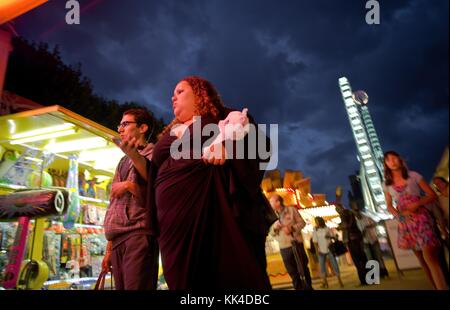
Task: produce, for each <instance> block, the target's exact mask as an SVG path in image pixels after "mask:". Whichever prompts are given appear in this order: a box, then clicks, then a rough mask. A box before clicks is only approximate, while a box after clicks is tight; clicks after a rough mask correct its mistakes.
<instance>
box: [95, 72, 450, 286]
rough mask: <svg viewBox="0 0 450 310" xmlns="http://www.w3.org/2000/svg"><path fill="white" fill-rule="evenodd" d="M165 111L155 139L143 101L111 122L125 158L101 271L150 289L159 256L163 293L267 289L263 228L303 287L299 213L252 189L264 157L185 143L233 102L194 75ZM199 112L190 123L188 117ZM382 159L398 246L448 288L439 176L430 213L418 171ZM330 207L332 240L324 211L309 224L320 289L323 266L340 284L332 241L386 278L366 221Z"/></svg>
mask: <svg viewBox="0 0 450 310" xmlns="http://www.w3.org/2000/svg"><path fill="white" fill-rule="evenodd" d="M172 107H173V113H174V119H173V121H172V122H171V123H170V124H169V125H168V126H167V127H166V128H164V130H163V131H162V133H161V134H160V135H159V136H158V139H157V141H156V143H155V144H153V143H150V139H151V133H152V132H153V129H152V123H151V117H150V114H149V113H148V111H146V110H145V109H141V108H139V109H131V110H128V111H126V112H125V113H124V114H123V117H122V120H121V122H120V124H119V126H118V132H119V135H120V140H117V141H115V142H116V144H117V145H118V146H119V147H120V148H121V149H122V150H123V152H124V153H125V154H126V155H125V156H124V157H123V158H122V160H121V161H120V163H119V164H118V167H117V169H116V173H115V176H114V179H113V183H112V191H111V198H110V205H109V208H108V211H107V214H106V218H105V227H104V228H105V235H106V238H107V239H108V246H107V253H106V256H105V259H104V261H103V268H104V269H105V270H112V273H113V276H114V281H115V287H116V289H124V290H135V289H139V290H140V289H156V288H157V278H158V269H159V253H160V255H161V262H162V267H163V272H164V278H165V280H166V282H167V285H168V287H169V289H171V290H199V289H256V290H268V289H271V285H270V282H269V277H268V275H267V272H266V267H267V262H266V255H265V241H266V236H267V235H268V234H270V235H271V236H272V237H273V238H275V239H276V240H277V241H278V242H279V245H280V253H281V257H282V259H283V262H284V264H285V267H286V270H287V271H288V273H289V275H290V277H291V278H292V283H293V287H294V289H297V290H310V289H312V280H311V273H310V268H309V261H308V255H307V254H306V251H305V246H304V240H303V236H302V229H303V228H304V226H305V225H306V223H305V220H304V219H303V218H302V217H301V215H300V213H299V211H298V210H297V208H295V207H293V206H285V205H284V203H283V198H282V197H281V196H279V195H273V196H272V197H270V199H269V201H270V202H269V201H268V200H267V199H266V197H265V196H264V194H263V193H262V190H261V187H260V184H261V181H262V178H263V176H264V170H260V169H259V167H260V163H261V162H264V160H265V161H267V159H264V160H263V159H261V158H258V157H257V158H254V159H252V158H251V157H250V156H244V158H241V159H235V158H233V157H231V158H230V157H227V155H228V154H229V152H228V151H229V150H227V144H226V143H224V142H223V141H222V142H220V143H217V144H214V145H207V148H208V150H209V152H208V156H203V157H201V158H199V159H198V158H196V157H195V154H196V153H198V152H200V153H202V151H203V149H201V150H199V149H196V144H195V139H196V138H194V137H193V133H194V132H195V130H194V127H195V126H197V125H198V126H200V129H203V128H205V127H206V126H208V125H210V124H219V123H220V122H224V120H225V122H226V121H227V117H228V116H229V115H230V112H233V110H232V109H229V108H227V107H225V105H224V104H223V102H222V99H221V97H220V95H219V93H218V92H217V90H216V89H215V88H214V86H213V85H212V84H211V83H210V82H209V81H207V80H205V79H203V78H200V77H187V78H184V79H183V80H181V81H180V82H179V83H178V84H177V85H176V87H175V89H174V92H173V96H172ZM234 112H236V111H234ZM198 116H201V123H196V122H197V118H196V117H198ZM240 119H242V120H243V123H242V125H243V124H244V123H252V124H254V121H253V119H252V117H251V116H250V115H246V114H240ZM212 135H213V133H211V135H210V136H201V137H200V139H201V144H200V146H203V145H204V144H205V143H206V144H207V143H208V141H212V139H211V137H212ZM243 139H244V140H245V139H247V137H246V136H245V137H243ZM266 139H268V138H266ZM180 140H183V141H189V142H190V145H192V146H193V147H192V148H190V149H189V150H188V155H191V156H187V157H182V158H174V156H172V155H173V154H172V153H173V151H174V149H175V150H177V151H178V149H179V148H177V147H174V145H178V146H180V144H177V142H178V141H180ZM180 147H181V146H180ZM246 155H247V154H246ZM384 164H385V188H384V189H385V195H386V198H387V203H388V209H389V211H390V212H391V213H392V215H393V216H394V218H395V219H396V220H397V221H398V223H399V224H398V225H399V237H398V245H399V247H400V248H403V249H411V250H412V251H414V253H415V255H416V257H417V258H418V260H419V261H420V263H421V266H422V268H423V269H424V271H425V273H426V274H427V276H428V278H429V279H430V281H431V283H432V284H433V286H434V287H435V288H436V289H447V287H448V286H447V284H448V283H447V281H446V277H447V278H448V267H447V264H446V261H445V257H443V255H444V250H443V247H442V244H443V243H445V242H446V243H445V244H447V247H448V182H447V180H446V179H444V178H440V177H437V178H434V179H433V183H434V186H435V187H436V188H437V191H438V193H439V201H440V204H439V206H440V207H441V208H442V209H439V211H440V212H441V214H442V216H441V217H440V219H437V220H435V219H434V218H433V217H432V215H431V213H430V211H428V210H427V208H426V206H428V205H431V204H433V203H434V202H436V201H438V197H437V196H436V194H435V192H434V191H433V190H432V189H431V187H430V186H429V185H428V184H426V182H425V181H424V180H423V178H422V177H421V176H420V175H419V174H418V173H416V172H414V171H409V170H408V169H407V167H406V164H405V163H404V161H403V160H402V159H401V157H400V156H399V155H398V154H397V153H395V152H387V153H386V155H385V159H384ZM336 211H337V212H338V214H339V216H340V218H341V224H340V225H339V227H338V229H339V230H340V233H341V235H342V238H338V237H337V235H336V232H335V231H332V230H331V229H330V228H328V227H327V225H326V222H325V220H324V219H323V218H320V217H317V218H315V223H314V224H315V229H314V233H313V236H312V240H311V241H312V245H311V247H314V248H315V249H316V251H315V252H316V253H317V256H318V260H319V265H320V276H321V279H322V287H323V288H328V287H329V285H328V281H327V274H328V272H327V269H328V268H327V266H328V265H330V266H331V269H332V270H333V272H334V274H335V276H336V277H337V280H338V283H339V286H340V287H343V286H344V283H343V281H342V279H341V276H340V269H339V264H338V261H337V259H336V258H337V256H338V255H339V254H338V253H336V250H335V247H333V246H336V244H338V242H341V243H342V244H343V245H342V247H343V248H344V251H346V250H347V249H348V251H349V252H350V254H351V257H352V261H353V264H354V266H355V267H356V270H357V274H358V277H359V281H360V284H361V285H366V284H367V283H366V263H367V261H368V260H376V261H378V263H379V265H380V273H381V274H380V275H381V277H387V276H388V271H387V268H386V266H385V264H384V260H383V255H382V251H381V248H380V243H379V241H378V237H377V232H376V225H377V223H376V222H375V221H374V220H373V219H371V218H370V217H368V216H367V215H365V214H364V213H363V212H361V211H362V210H359V209H357V208H353V210H350V209H346V208H344V207H343V206H342V205H341V204H336ZM436 227H438V230H436V229H435V228H436ZM442 239H444V241H445V242H442ZM332 245H333V246H332Z"/></svg>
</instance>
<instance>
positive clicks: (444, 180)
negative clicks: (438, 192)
mask: <svg viewBox="0 0 450 310" xmlns="http://www.w3.org/2000/svg"><path fill="white" fill-rule="evenodd" d="M436 179H438V180H441V181H442V182H444V183H445V184H447V185H448V181H447V180H446V179H445V178H444V177H441V176H437V177H434V178H433V181H434V180H436Z"/></svg>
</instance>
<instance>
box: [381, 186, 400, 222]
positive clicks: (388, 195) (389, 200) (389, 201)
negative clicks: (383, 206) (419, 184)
mask: <svg viewBox="0 0 450 310" xmlns="http://www.w3.org/2000/svg"><path fill="white" fill-rule="evenodd" d="M384 196H385V197H386V203H387V208H388V211H389V212H390V213H391V214H392V215H393V216H394V217H396V218H398V217H399V212H398V211H397V210H395V208H394V207H393V205H392V196H391V193H389V192H388V191H385V192H384Z"/></svg>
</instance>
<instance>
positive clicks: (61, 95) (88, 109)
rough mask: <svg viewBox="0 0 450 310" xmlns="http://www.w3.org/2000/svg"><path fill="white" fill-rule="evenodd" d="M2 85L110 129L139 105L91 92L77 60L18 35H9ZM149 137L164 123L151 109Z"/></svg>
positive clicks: (88, 82) (90, 84)
mask: <svg viewBox="0 0 450 310" xmlns="http://www.w3.org/2000/svg"><path fill="white" fill-rule="evenodd" d="M12 43H13V47H14V49H13V51H12V53H11V55H10V58H9V63H8V69H7V72H6V78H5V89H6V90H9V91H11V92H13V93H15V94H17V95H20V96H22V97H25V98H27V99H30V100H33V101H35V102H37V103H39V104H42V105H44V106H49V105H56V104H57V105H61V106H63V107H65V108H67V109H69V110H71V111H74V112H76V113H78V114H80V115H82V116H84V117H87V118H89V119H91V120H93V121H95V122H97V123H99V124H102V125H104V126H105V127H108V128H110V129H112V130H116V129H117V127H116V126H117V124H118V123H119V122H120V120H121V118H122V113H123V112H124V111H125V110H127V109H130V108H136V107H142V105H140V104H139V103H137V102H132V101H131V102H125V103H122V104H119V103H118V102H117V101H116V100H108V99H105V98H103V97H101V96H98V95H96V94H95V93H94V91H93V87H92V83H91V81H90V80H89V79H88V78H86V77H85V76H83V74H82V72H81V64H77V65H76V66H70V65H66V64H65V63H64V62H63V61H62V59H61V56H60V52H59V48H58V46H55V47H54V48H53V50H52V51H50V50H49V46H48V44H46V43H39V44H36V43H34V42H33V43H29V42H28V41H27V40H25V39H23V38H21V37H15V38H14V39H13V42H12ZM150 113H151V114H152V116H153V123H154V127H155V129H154V134H153V139H154V138H155V137H156V136H157V134H158V133H159V132H161V130H162V128H163V127H164V122H163V120H162V118H159V119H157V118H156V117H155V116H154V114H153V112H152V111H150Z"/></svg>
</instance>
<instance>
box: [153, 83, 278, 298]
mask: <svg viewBox="0 0 450 310" xmlns="http://www.w3.org/2000/svg"><path fill="white" fill-rule="evenodd" d="M172 106H173V112H174V115H175V118H174V120H173V121H172V122H171V123H170V124H169V125H168V126H167V127H166V128H165V129H164V130H163V132H162V133H161V135H160V136H159V141H158V143H157V144H156V146H155V148H154V152H153V162H152V167H151V169H150V181H149V194H148V196H147V197H148V198H149V201H150V202H151V203H153V205H152V206H151V210H152V211H153V214H155V213H156V214H157V222H155V223H154V224H155V226H154V227H156V226H157V228H158V242H159V246H160V250H161V259H162V264H163V270H164V277H165V279H166V281H167V284H168V286H169V289H171V290H179V289H182V290H192V289H194V290H195V289H239V288H241V289H270V288H271V286H270V282H269V278H268V276H267V273H266V258H265V237H266V235H267V232H268V228H269V227H270V224H271V222H270V221H268V220H267V217H266V216H267V215H271V217H272V218H273V219H272V220H274V218H275V215H274V214H273V211H272V209H271V208H270V205H269V204H268V202H267V200H266V199H265V197H264V195H263V194H262V192H261V189H260V183H261V180H262V177H263V175H264V171H261V170H259V163H260V162H261V160H259V159H248V158H247V157H245V158H244V159H232V158H230V159H227V160H225V157H224V156H222V157H220V156H219V157H218V156H216V157H212V158H208V159H203V160H202V159H196V158H195V156H190V157H189V158H179V159H176V158H174V157H173V156H172V155H171V146H172V145H173V143H174V142H176V141H177V140H178V139H181V138H182V137H183V138H186V137H187V139H189V140H190V142H191V144H190V145H194V143H192V142H193V140H194V138H193V134H192V133H193V128H194V125H195V122H197V121H201V128H202V129H203V128H204V127H205V126H206V125H209V124H218V122H219V121H220V120H222V119H224V118H225V117H227V115H228V113H229V112H230V111H231V110H230V109H227V108H225V107H224V105H223V103H222V100H221V98H220V96H219V94H218V92H217V91H216V89H215V88H214V86H213V85H212V84H211V83H210V82H208V81H207V80H205V79H202V78H199V77H187V78H184V79H183V80H182V81H180V82H179V83H178V84H177V85H176V87H175V90H174V93H173V96H172ZM194 116H201V119H198V118H195V120H194ZM250 121H251V120H250ZM179 124H182V125H184V126H179V127H177V126H176V125H179ZM177 128H182V130H181V131H178V130H177ZM183 135H184V136H183ZM186 135H187V136H186ZM209 138H210V137H204V136H202V137H201V142H202V143H201V144H202V145H203V143H204V142H205V141H206V140H207V139H209ZM247 138H248V137H246V138H245V139H247ZM194 147H195V145H194ZM215 147H222V145H215ZM172 151H173V146H172ZM194 151H195V149H194V148H192V149H190V155H193V153H194ZM197 151H198V150H197ZM222 155H224V153H222ZM153 197H154V200H151V199H152V198H153Z"/></svg>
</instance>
